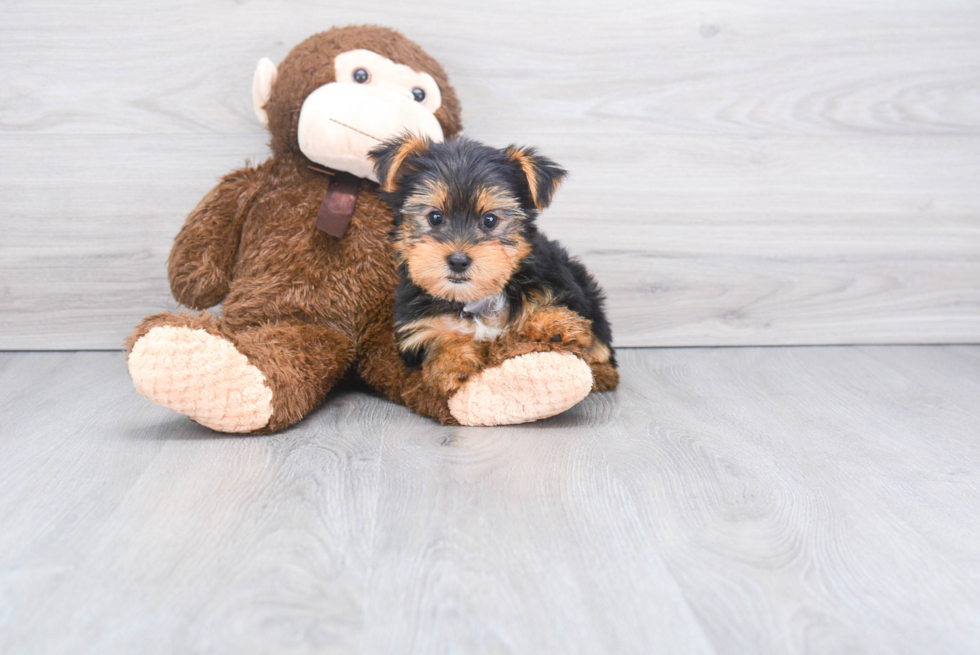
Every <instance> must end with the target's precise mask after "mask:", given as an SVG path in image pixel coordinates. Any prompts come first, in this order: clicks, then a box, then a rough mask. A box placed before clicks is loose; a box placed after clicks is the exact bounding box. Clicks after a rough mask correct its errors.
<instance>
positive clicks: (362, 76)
mask: <svg viewBox="0 0 980 655" xmlns="http://www.w3.org/2000/svg"><path fill="white" fill-rule="evenodd" d="M351 77H353V78H354V81H355V82H357V83H358V84H364V83H365V82H367V81H368V78H369V77H371V76H370V75H368V72H367V71H366V70H364V69H363V68H358V69H357V70H356V71H354V74H353V75H351Z"/></svg>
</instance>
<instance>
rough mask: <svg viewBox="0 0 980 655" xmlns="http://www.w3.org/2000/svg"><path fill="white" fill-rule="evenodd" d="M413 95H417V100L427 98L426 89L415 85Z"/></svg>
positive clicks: (420, 100)
mask: <svg viewBox="0 0 980 655" xmlns="http://www.w3.org/2000/svg"><path fill="white" fill-rule="evenodd" d="M412 95H413V96H415V102H422V101H423V100H425V90H424V89H420V88H419V87H415V88H414V89H412Z"/></svg>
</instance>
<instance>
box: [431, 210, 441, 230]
mask: <svg viewBox="0 0 980 655" xmlns="http://www.w3.org/2000/svg"><path fill="white" fill-rule="evenodd" d="M428 219H429V225H431V226H432V227H437V226H439V225H442V221H443V218H442V212H429V216H428Z"/></svg>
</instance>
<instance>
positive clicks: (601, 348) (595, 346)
mask: <svg viewBox="0 0 980 655" xmlns="http://www.w3.org/2000/svg"><path fill="white" fill-rule="evenodd" d="M611 356H612V351H611V350H609V346H607V345H606V344H604V343H602V342H601V341H599V340H598V339H596V340H595V341H593V342H592V345H591V346H590V347H589V349H588V350H586V351H585V361H586V362H588V363H589V364H605V363H606V362H608V361H609V358H610V357H611Z"/></svg>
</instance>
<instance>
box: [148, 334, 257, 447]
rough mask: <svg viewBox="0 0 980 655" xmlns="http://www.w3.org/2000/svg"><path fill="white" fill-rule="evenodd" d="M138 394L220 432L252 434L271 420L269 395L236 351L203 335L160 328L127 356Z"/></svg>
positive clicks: (253, 368)
mask: <svg viewBox="0 0 980 655" xmlns="http://www.w3.org/2000/svg"><path fill="white" fill-rule="evenodd" d="M128 364H129V375H130V376H131V377H132V378H133V384H135V385H136V390H137V391H139V392H140V393H141V394H143V395H144V396H146V397H147V398H149V399H150V400H152V401H153V402H155V403H156V404H158V405H163V406H164V407H166V408H168V409H172V410H173V411H175V412H178V413H180V414H184V415H185V416H189V417H190V418H192V419H194V420H195V421H197V422H198V423H200V424H201V425H204V426H206V427H209V428H211V429H212V430H217V431H219V432H251V431H252V430H257V429H259V428H262V427H265V425H266V424H268V423H269V417H270V416H272V389H270V388H269V387H268V386H266V384H265V375H263V373H262V371H260V370H259V369H258V368H256V367H255V366H253V365H252V364H249V363H248V358H247V357H246V356H245V355H243V354H241V353H240V352H238V351H237V350H236V349H235V346H234V345H233V344H232V343H231V342H230V341H228V340H227V339H223V338H221V337H219V336H215V335H213V334H209V333H208V332H206V331H204V330H192V329H190V328H187V327H176V326H169V325H167V326H160V327H155V328H153V329H151V330H150V331H149V332H147V333H146V334H145V335H143V336H142V337H140V338H139V340H137V342H136V344H135V345H134V346H133V350H132V351H131V352H130V353H129V360H128Z"/></svg>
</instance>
